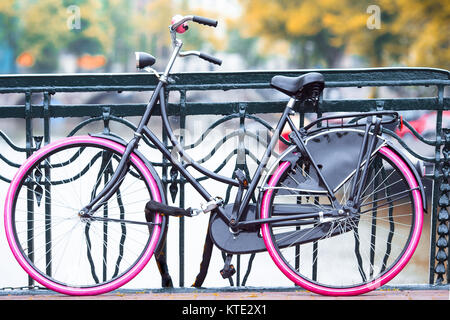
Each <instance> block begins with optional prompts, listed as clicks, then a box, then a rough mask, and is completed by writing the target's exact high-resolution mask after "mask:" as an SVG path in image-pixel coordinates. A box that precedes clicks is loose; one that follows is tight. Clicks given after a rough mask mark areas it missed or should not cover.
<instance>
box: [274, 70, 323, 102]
mask: <svg viewBox="0 0 450 320" xmlns="http://www.w3.org/2000/svg"><path fill="white" fill-rule="evenodd" d="M270 85H271V86H272V87H273V88H275V89H277V90H279V91H281V92H283V93H285V94H287V95H288V96H291V97H292V96H295V97H298V96H300V95H301V94H302V92H303V89H304V88H305V87H309V86H313V85H314V86H316V85H317V87H319V90H320V92H322V90H323V88H324V86H325V80H324V77H323V75H322V74H320V73H318V72H310V73H307V74H304V75H302V76H299V77H286V76H274V77H273V78H272V79H271V81H270ZM320 92H319V94H320Z"/></svg>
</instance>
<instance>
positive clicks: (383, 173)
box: [261, 146, 423, 295]
mask: <svg viewBox="0 0 450 320" xmlns="http://www.w3.org/2000/svg"><path fill="white" fill-rule="evenodd" d="M336 161H339V160H338V159H337V160H336ZM336 168H339V165H337V166H336ZM337 170H338V169H337ZM307 178H308V173H307V172H306V171H305V167H304V166H303V167H302V164H301V163H297V164H296V166H292V165H291V163H290V162H287V161H286V162H282V163H281V164H280V165H279V167H278V168H277V169H276V170H275V171H274V173H273V175H272V176H271V178H270V180H269V182H268V185H267V190H266V191H265V192H264V194H263V197H262V201H261V218H263V219H264V218H270V217H275V216H277V215H280V214H283V212H282V210H281V209H282V208H283V206H284V207H286V206H290V207H291V208H296V206H297V208H303V209H305V208H307V209H308V210H307V211H309V212H311V211H315V212H322V213H323V212H326V211H327V210H328V211H329V210H330V208H332V205H331V202H330V200H329V199H328V198H329V197H327V195H323V194H314V192H312V193H308V192H306V191H305V190H301V189H300V188H296V185H298V184H299V181H300V182H301V181H302V180H305V179H307ZM352 181H353V179H352V177H351V178H350V179H348V180H347V181H345V182H344V183H342V184H341V185H340V186H339V188H338V190H336V196H337V199H338V200H339V201H341V203H342V204H344V203H346V202H347V200H348V199H349V194H350V190H351V183H352ZM364 183H365V184H364V186H363V188H362V191H363V192H362V196H361V205H360V208H359V210H358V212H357V213H355V214H352V215H350V216H345V217H343V216H339V217H333V218H324V217H323V216H322V217H321V218H316V219H298V220H295V221H290V222H289V223H266V224H263V225H262V226H261V232H262V236H263V238H264V242H265V245H266V247H267V250H268V252H269V254H270V256H271V257H272V259H273V261H274V262H275V264H276V265H277V267H278V268H279V269H280V270H281V271H282V272H283V273H284V275H286V276H287V277H288V278H289V279H290V280H292V281H293V282H294V283H296V284H297V285H299V286H301V287H303V288H305V289H307V290H309V291H312V292H315V293H319V294H323V295H358V294H363V293H365V292H369V291H371V290H374V289H376V288H378V287H380V286H382V285H384V284H385V283H387V282H388V281H390V280H391V279H392V278H394V277H395V276H396V275H397V274H398V273H399V272H400V271H401V270H402V269H403V268H404V267H405V265H406V264H407V262H408V261H409V260H410V258H411V256H412V255H413V253H414V250H415V248H416V247H417V244H418V242H419V238H420V234H421V230H422V223H423V204H422V197H421V193H420V190H419V184H418V181H417V180H416V178H415V176H414V174H413V172H412V171H411V169H410V168H409V167H408V165H407V164H406V163H405V161H404V160H402V157H401V156H399V155H398V154H397V152H396V151H394V150H393V149H391V148H389V147H386V146H384V147H381V148H380V149H379V150H378V151H377V152H376V153H375V154H374V155H373V156H372V158H371V159H370V163H369V167H368V177H367V179H366V181H365V182H364ZM279 208H281V209H279ZM297 211H298V212H301V210H300V209H299V210H297ZM285 214H286V213H285Z"/></svg>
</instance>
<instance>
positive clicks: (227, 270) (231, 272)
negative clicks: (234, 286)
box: [220, 264, 236, 279]
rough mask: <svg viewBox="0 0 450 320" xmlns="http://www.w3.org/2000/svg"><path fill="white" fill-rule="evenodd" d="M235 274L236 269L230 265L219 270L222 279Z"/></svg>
mask: <svg viewBox="0 0 450 320" xmlns="http://www.w3.org/2000/svg"><path fill="white" fill-rule="evenodd" d="M235 273H236V269H235V268H234V266H233V265H232V264H230V266H229V267H228V268H223V269H222V270H220V274H221V275H222V278H224V279H227V278H230V277H231V276H233V275H234V274H235Z"/></svg>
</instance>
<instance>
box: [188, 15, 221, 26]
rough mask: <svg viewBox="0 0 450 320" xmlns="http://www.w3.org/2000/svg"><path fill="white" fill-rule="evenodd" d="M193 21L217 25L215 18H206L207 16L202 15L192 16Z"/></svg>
mask: <svg viewBox="0 0 450 320" xmlns="http://www.w3.org/2000/svg"><path fill="white" fill-rule="evenodd" d="M192 21H194V22H197V23H200V24H204V25H207V26H210V27H214V28H215V27H217V20H213V19H209V18H205V17H200V16H193V17H192Z"/></svg>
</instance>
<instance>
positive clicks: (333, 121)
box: [302, 111, 399, 135]
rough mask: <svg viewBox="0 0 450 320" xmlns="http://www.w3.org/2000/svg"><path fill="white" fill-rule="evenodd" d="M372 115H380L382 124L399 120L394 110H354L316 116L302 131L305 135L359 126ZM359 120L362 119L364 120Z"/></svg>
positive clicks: (364, 123)
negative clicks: (345, 112) (352, 111)
mask: <svg viewBox="0 0 450 320" xmlns="http://www.w3.org/2000/svg"><path fill="white" fill-rule="evenodd" d="M372 116H376V117H381V118H382V120H381V124H382V125H386V124H391V123H398V121H399V115H398V113H397V112H395V111H374V112H364V113H361V112H356V113H348V114H345V115H339V116H336V115H335V116H327V117H321V118H318V119H316V120H314V121H313V122H311V123H310V124H308V125H306V126H305V127H303V130H302V131H304V132H306V134H307V135H311V134H314V133H316V132H319V131H322V130H330V129H338V128H339V129H340V128H354V127H361V126H365V125H366V124H367V121H365V120H366V119H367V117H372ZM386 117H387V118H386ZM345 119H350V120H349V121H347V122H345V121H344V120H345ZM360 120H364V122H362V121H360ZM314 126H316V128H313V127H314Z"/></svg>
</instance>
